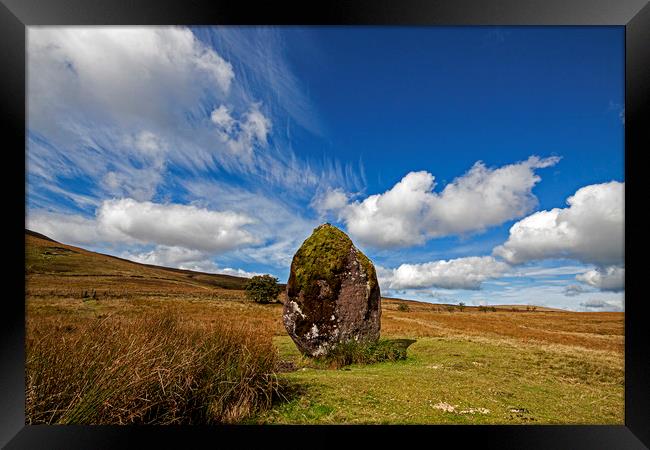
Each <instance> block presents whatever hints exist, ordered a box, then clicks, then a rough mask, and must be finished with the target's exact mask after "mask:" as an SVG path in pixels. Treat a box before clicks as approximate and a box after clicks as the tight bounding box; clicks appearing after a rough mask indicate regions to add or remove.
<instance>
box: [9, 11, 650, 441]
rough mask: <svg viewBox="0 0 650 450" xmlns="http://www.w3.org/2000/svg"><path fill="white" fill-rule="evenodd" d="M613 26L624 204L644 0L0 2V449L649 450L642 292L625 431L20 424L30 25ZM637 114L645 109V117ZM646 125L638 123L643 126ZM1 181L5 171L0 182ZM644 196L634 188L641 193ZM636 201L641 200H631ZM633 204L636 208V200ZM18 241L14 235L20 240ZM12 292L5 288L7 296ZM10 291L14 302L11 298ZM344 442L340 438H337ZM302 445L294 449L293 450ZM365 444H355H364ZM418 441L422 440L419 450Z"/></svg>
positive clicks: (641, 146) (642, 138)
mask: <svg viewBox="0 0 650 450" xmlns="http://www.w3.org/2000/svg"><path fill="white" fill-rule="evenodd" d="M80 24H86V25H127V24H131V25H164V24H178V25H193V24H194V25H200V24H206V25H207V24H212V25H220V24H250V25H257V24H274V25H284V24H296V25H347V24H350V25H352V24H357V25H358V24H363V25H416V26H421V25H503V26H507V25H619V26H624V27H625V50H626V53H625V70H626V77H625V182H626V185H627V187H626V200H627V199H628V198H631V197H630V196H631V195H632V194H633V193H634V192H639V191H640V190H641V189H643V187H642V186H641V183H640V182H639V177H638V176H637V175H638V174H635V172H637V171H639V170H640V167H642V166H641V164H640V162H641V157H642V156H641V155H642V154H643V153H644V150H645V151H647V150H648V149H649V148H650V145H649V144H650V142H649V139H648V134H649V133H648V128H649V127H648V126H647V122H644V119H643V118H644V117H647V112H648V105H649V104H650V58H649V56H650V4H648V1H646V0H617V1H610V0H591V1H588V0H546V1H535V0H492V1H481V0H455V1H454V0H446V1H439V0H438V1H426V0H401V1H393V0H374V1H373V0H365V1H359V0H356V1H351V0H348V1H344V0H337V1H330V2H319V3H311V2H302V3H298V4H292V3H288V2H287V3H286V4H284V5H279V4H278V3H276V2H251V1H246V2H235V1H224V0H212V1H208V0H194V1H187V2H179V1H171V0H159V1H154V0H138V1H135V0H131V1H126V0H120V1H112V2H106V1H101V0H49V1H46V2H45V1H40V2H39V1H36V0H0V35H1V37H0V57H1V59H0V61H2V62H1V66H2V69H1V70H0V80H1V83H0V96H1V100H2V101H1V102H0V120H1V121H2V123H4V124H5V125H6V131H5V133H3V135H2V137H3V143H4V145H3V150H4V152H3V156H4V157H5V158H8V159H9V161H8V166H6V167H5V174H4V175H5V176H3V177H2V178H3V183H5V184H6V186H5V190H4V192H5V193H9V194H10V195H6V196H5V204H7V203H8V204H10V206H11V207H10V208H9V211H10V212H9V213H7V215H6V217H5V224H4V228H5V230H7V231H6V233H7V234H6V235H5V241H4V244H5V245H4V246H3V247H4V251H5V252H8V253H9V255H10V256H9V255H7V258H6V259H5V261H10V262H9V264H8V267H6V269H5V271H4V276H5V279H6V280H7V281H8V282H9V284H10V285H11V286H12V291H11V292H12V295H5V296H4V299H3V300H4V301H3V305H2V306H3V312H2V314H0V318H1V319H0V320H1V321H2V324H1V325H0V334H1V338H0V349H1V359H0V389H1V391H0V402H1V404H2V410H1V411H0V415H1V416H2V420H1V421H0V444H1V445H3V446H5V447H6V448H30V449H33V448H111V449H113V448H128V447H142V446H143V445H144V446H146V447H158V448H168V447H169V448H194V447H197V446H198V445H200V444H199V442H203V443H204V444H201V445H206V444H205V443H207V445H210V446H226V445H228V444H227V443H226V441H225V438H228V440H229V441H233V440H234V441H235V442H237V443H238V445H242V446H244V447H246V446H247V444H248V443H249V442H250V440H251V439H255V440H260V441H261V443H263V445H265V444H266V443H268V442H271V441H278V443H282V442H284V443H285V445H294V444H296V443H298V444H299V445H309V446H314V445H316V446H319V445H327V446H328V447H329V446H331V445H339V444H338V443H339V442H343V441H347V440H348V439H349V438H351V436H352V435H353V434H354V435H357V434H363V436H356V437H361V438H362V439H364V440H365V442H367V443H368V444H369V443H371V442H373V441H376V442H383V441H385V440H386V439H388V438H389V437H393V438H395V437H396V438H397V442H398V443H399V442H402V443H403V444H409V443H412V444H415V442H416V441H415V439H416V438H417V439H423V441H420V442H423V443H427V442H428V443H430V445H436V446H437V445H441V443H442V442H444V441H445V440H449V439H451V441H449V442H453V444H452V445H454V446H458V445H461V446H462V445H463V444H467V443H470V442H474V443H479V444H480V445H481V446H483V447H486V446H487V447H488V448H502V449H506V448H525V449H542V448H544V449H545V448H554V449H560V448H566V449H576V448H608V449H609V448H611V449H614V448H615V449H622V448H634V449H636V448H648V446H650V406H649V404H648V401H650V393H649V389H648V386H649V385H650V357H649V353H648V345H647V344H648V338H647V335H648V331H647V329H646V327H645V326H644V325H645V320H646V319H647V317H648V316H647V315H646V314H644V310H643V302H644V301H646V300H645V299H644V298H643V297H641V296H634V294H632V296H631V297H630V298H631V299H632V300H631V301H630V302H627V303H626V305H625V306H626V308H625V425H621V426H591V425H590V426H586V425H585V426H580V425H566V426H565V425H557V426H543V425H542V426H540V425H536V426H528V425H526V426H523V425H518V426H471V427H468V426H443V425H434V426H390V427H382V426H373V427H367V426H364V427H345V426H326V427H323V426H305V427H295V426H291V427H282V426H269V427H266V426H260V427H250V426H219V427H106V426H40V425H39V426H25V413H24V405H25V374H24V356H25V354H24V338H25V332H24V325H25V323H24V319H25V308H24V303H20V302H19V298H20V296H21V295H24V272H23V267H24V256H25V254H24V248H25V242H24V225H25V223H24V221H23V219H19V218H20V217H21V215H22V217H24V213H25V202H24V198H25V197H24V194H25V183H26V177H25V159H24V153H21V150H20V149H21V148H22V149H23V152H24V151H25V149H26V141H25V31H26V26H30V25H80ZM644 113H646V114H644ZM644 125H645V126H644ZM7 175H9V176H7ZM641 192H643V191H641ZM641 195H642V194H641ZM643 204H644V203H640V205H643ZM627 214H628V216H627V220H626V223H625V234H626V237H627V239H626V248H625V258H626V261H625V266H626V273H627V280H626V291H627V292H628V293H634V292H638V291H640V288H638V287H637V286H638V285H639V282H638V278H637V275H638V273H639V272H640V270H638V269H637V268H636V264H635V262H638V261H640V256H639V254H640V246H639V245H628V243H630V242H636V239H637V238H638V237H639V236H640V233H637V232H636V226H637V224H638V222H636V223H635V219H634V216H635V215H637V214H639V213H638V212H636V211H635V209H633V208H632V209H630V208H629V209H628V211H627ZM18 236H22V238H19V237H18ZM14 290H15V293H14ZM14 294H15V295H14ZM348 436H349V437H348ZM303 443H304V444H303ZM364 445H365V444H364ZM420 445H421V444H420Z"/></svg>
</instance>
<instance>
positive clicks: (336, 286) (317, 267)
mask: <svg viewBox="0 0 650 450" xmlns="http://www.w3.org/2000/svg"><path fill="white" fill-rule="evenodd" d="M351 248H352V241H351V240H350V238H349V237H348V236H347V235H346V234H345V233H344V232H342V231H341V230H339V229H338V228H336V227H335V226H333V225H330V224H323V225H321V226H319V227H318V228H316V229H315V230H314V232H313V233H312V235H311V236H309V238H307V240H306V241H305V242H303V244H302V246H301V247H300V248H299V249H298V251H297V252H296V255H295V256H294V258H293V262H292V264H291V266H292V278H293V280H290V282H289V284H290V286H291V291H292V292H290V293H289V295H295V294H297V293H298V292H300V291H302V292H304V294H305V296H307V297H315V296H317V295H318V294H319V292H320V288H319V286H318V284H317V281H318V280H324V281H326V282H327V284H328V285H329V287H330V289H331V291H332V292H331V295H330V297H332V298H336V296H337V295H338V292H339V290H340V287H341V282H340V280H339V279H338V277H337V275H338V274H340V273H341V272H342V271H343V269H344V268H345V264H346V261H347V257H348V254H349V253H350V249H351ZM366 259H367V258H366Z"/></svg>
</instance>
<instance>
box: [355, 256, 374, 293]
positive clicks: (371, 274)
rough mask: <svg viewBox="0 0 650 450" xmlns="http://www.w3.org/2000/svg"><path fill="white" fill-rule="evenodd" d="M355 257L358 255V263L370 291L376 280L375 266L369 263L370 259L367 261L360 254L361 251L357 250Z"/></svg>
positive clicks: (366, 258) (365, 257)
mask: <svg viewBox="0 0 650 450" xmlns="http://www.w3.org/2000/svg"><path fill="white" fill-rule="evenodd" d="M357 255H359V262H360V263H361V265H362V266H363V270H364V271H365V272H366V276H367V277H368V283H369V286H370V290H372V289H374V288H375V284H376V280H377V274H376V273H375V266H374V265H373V264H372V262H370V259H368V257H367V256H366V255H364V254H363V253H362V252H361V250H358V249H357Z"/></svg>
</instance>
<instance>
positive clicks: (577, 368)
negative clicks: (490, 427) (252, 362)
mask: <svg viewBox="0 0 650 450" xmlns="http://www.w3.org/2000/svg"><path fill="white" fill-rule="evenodd" d="M275 344H276V347H277V348H278V351H279V353H280V358H281V359H285V360H288V359H293V360H296V359H297V358H299V354H298V352H297V351H296V350H295V347H294V348H292V346H293V343H292V342H291V341H290V339H289V338H288V337H276V338H275ZM281 378H283V379H285V380H287V381H290V382H292V383H293V384H294V385H295V386H299V391H298V392H297V393H296V394H295V395H293V396H292V397H291V398H289V399H288V401H286V402H284V403H281V404H280V403H277V404H275V405H274V406H273V407H272V408H271V409H270V410H269V411H267V412H265V413H262V414H259V415H257V416H255V417H254V418H253V419H252V420H251V422H252V423H285V424H287V423H297V424H315V423H316V424H317V423H374V424H381V423H391V424H419V423H428V424H431V423H440V424H443V423H444V424H553V423H557V424H560V423H564V424H566V423H572V424H587V423H599V424H603V423H605V424H607V423H611V424H620V423H621V418H622V417H623V398H624V389H623V379H624V377H623V369H622V368H621V369H620V370H616V369H613V368H611V367H609V366H608V365H607V364H605V363H603V362H599V361H598V358H593V360H591V359H590V358H589V357H588V355H582V356H581V355H570V354H564V353H562V352H561V351H559V350H554V349H547V350H544V349H535V348H532V347H523V346H517V345H505V344H503V343H498V344H496V343H495V344H489V343H485V342H479V341H472V340H469V339H455V338H420V339H418V341H417V342H416V343H414V344H413V345H411V346H410V347H409V348H408V358H407V359H406V360H401V361H389V362H382V363H377V364H372V365H355V364H353V365H350V366H347V367H345V368H343V369H339V370H324V369H318V368H313V367H304V366H303V367H300V368H299V370H297V371H295V372H289V373H285V374H282V375H281ZM406 380H408V381H406ZM445 408H446V409H447V410H445Z"/></svg>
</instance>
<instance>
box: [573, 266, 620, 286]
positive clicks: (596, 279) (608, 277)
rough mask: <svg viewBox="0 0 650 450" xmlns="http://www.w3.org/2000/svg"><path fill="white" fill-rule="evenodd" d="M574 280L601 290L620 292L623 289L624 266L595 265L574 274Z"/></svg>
mask: <svg viewBox="0 0 650 450" xmlns="http://www.w3.org/2000/svg"><path fill="white" fill-rule="evenodd" d="M576 280H578V281H581V282H583V283H585V284H588V285H589V286H592V287H595V288H598V289H600V290H601V291H612V292H620V291H622V290H624V289H625V268H623V267H616V266H610V267H603V268H600V267H597V268H595V269H592V270H590V271H588V272H585V273H582V274H579V275H576Z"/></svg>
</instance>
